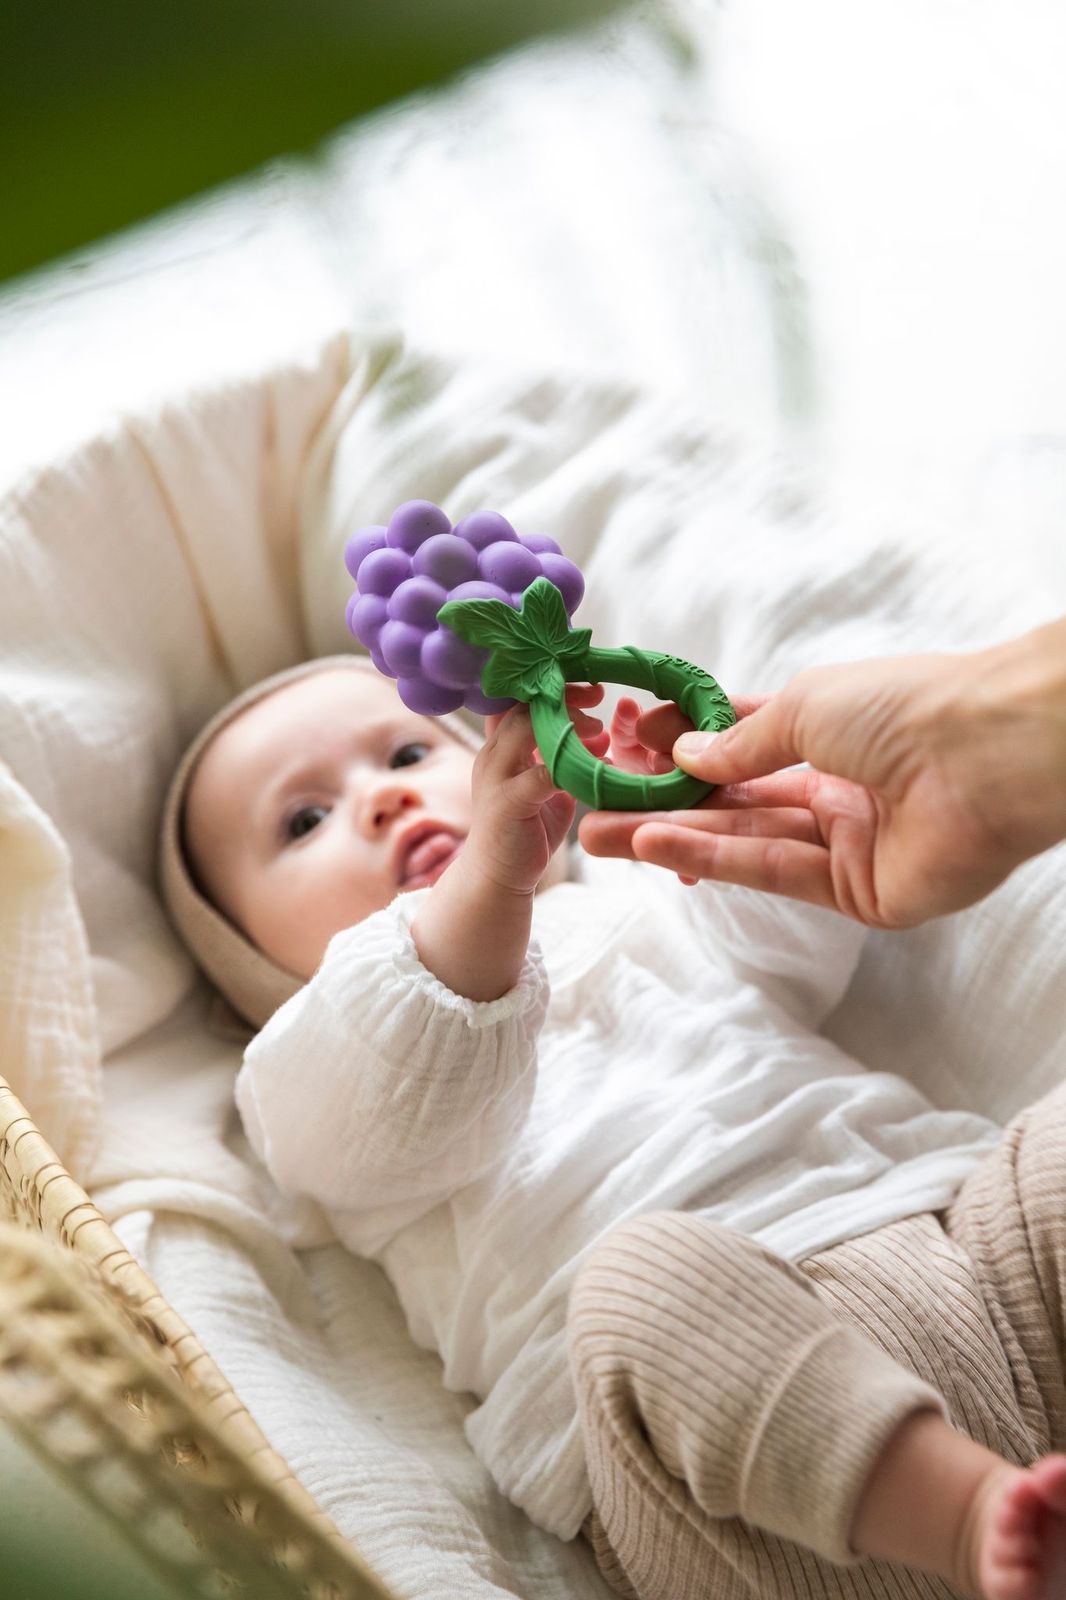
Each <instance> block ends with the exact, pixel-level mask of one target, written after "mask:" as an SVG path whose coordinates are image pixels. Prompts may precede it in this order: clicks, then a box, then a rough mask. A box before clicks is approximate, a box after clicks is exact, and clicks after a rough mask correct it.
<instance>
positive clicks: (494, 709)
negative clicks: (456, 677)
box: [463, 689, 514, 717]
mask: <svg viewBox="0 0 1066 1600" xmlns="http://www.w3.org/2000/svg"><path fill="white" fill-rule="evenodd" d="M463 705H464V706H465V707H466V709H467V710H468V711H475V712H477V715H478V716H479V717H495V716H499V715H501V714H502V713H503V712H504V711H510V709H511V707H512V706H513V705H514V701H513V700H494V699H493V698H492V696H491V695H487V694H482V692H481V690H480V689H468V690H467V691H466V698H465V699H464V700H463Z"/></svg>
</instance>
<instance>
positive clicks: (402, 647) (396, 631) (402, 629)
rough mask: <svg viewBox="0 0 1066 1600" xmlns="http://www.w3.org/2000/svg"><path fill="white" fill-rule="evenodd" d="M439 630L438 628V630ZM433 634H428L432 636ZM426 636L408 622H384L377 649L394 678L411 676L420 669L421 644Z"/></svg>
mask: <svg viewBox="0 0 1066 1600" xmlns="http://www.w3.org/2000/svg"><path fill="white" fill-rule="evenodd" d="M438 631H439V630H438ZM432 637H433V635H432V634H431V635H430V638H432ZM425 640H426V636H425V634H424V633H423V631H422V629H421V628H415V627H412V625H411V624H410V623H409V622H397V621H395V620H392V621H389V622H386V624H385V626H384V627H383V628H382V630H381V634H380V637H379V638H378V649H379V650H380V651H381V654H382V655H383V656H384V658H385V660H386V661H387V662H388V665H389V671H390V672H391V673H392V675H393V677H395V678H413V677H414V676H415V674H416V673H417V672H418V671H419V669H420V657H421V653H422V645H423V643H424V642H425Z"/></svg>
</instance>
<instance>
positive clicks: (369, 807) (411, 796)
mask: <svg viewBox="0 0 1066 1600" xmlns="http://www.w3.org/2000/svg"><path fill="white" fill-rule="evenodd" d="M417 804H418V796H417V794H415V792H414V790H413V789H412V788H410V786H409V785H407V784H389V785H387V786H386V785H382V786H381V787H380V788H378V789H375V790H374V791H373V793H372V794H370V795H368V796H367V799H366V804H365V806H364V812H363V815H364V818H365V821H366V824H367V825H368V827H369V829H370V831H371V832H372V833H377V832H378V830H379V829H380V828H383V827H384V826H385V824H386V823H387V822H389V821H391V820H392V818H393V817H395V816H396V815H397V814H398V813H399V812H401V811H407V810H409V809H410V808H411V807H412V806H416V805H417Z"/></svg>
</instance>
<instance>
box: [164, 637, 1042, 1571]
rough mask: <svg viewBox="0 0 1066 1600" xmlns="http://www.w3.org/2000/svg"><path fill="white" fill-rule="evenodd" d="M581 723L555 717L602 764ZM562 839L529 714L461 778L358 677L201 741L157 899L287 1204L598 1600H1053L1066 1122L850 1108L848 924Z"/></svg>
mask: <svg viewBox="0 0 1066 1600" xmlns="http://www.w3.org/2000/svg"><path fill="white" fill-rule="evenodd" d="M601 692H602V691H601V690H600V689H599V688H597V687H595V686H592V687H590V686H571V688H570V690H569V691H568V698H569V702H570V706H571V712H572V715H573V716H574V720H575V723H576V725H577V728H578V732H579V734H580V735H581V737H582V738H583V739H584V740H585V742H586V743H587V744H588V746H589V748H590V749H591V750H593V752H594V753H597V754H603V753H604V751H605V750H606V748H607V747H608V736H607V735H606V734H605V733H604V732H603V730H602V728H601V727H600V725H599V723H598V722H597V721H596V720H595V719H594V718H593V717H592V716H591V715H590V711H591V708H592V707H594V706H595V705H596V704H597V703H598V701H599V699H600V695H601ZM612 736H613V749H614V752H615V755H616V758H617V757H618V753H619V752H620V751H621V752H624V753H625V759H626V760H627V761H630V760H632V759H634V758H636V759H639V755H640V752H639V751H634V747H633V740H632V736H631V733H629V734H628V735H627V728H626V724H625V717H624V715H623V716H622V717H619V716H617V715H616V718H615V722H614V725H613V727H612ZM649 759H650V758H649ZM573 817H574V802H573V801H572V800H571V799H570V797H569V796H567V795H565V794H563V793H561V792H560V791H559V790H557V789H556V788H555V787H554V785H553V784H552V781H551V779H550V777H549V775H548V774H547V772H546V770H545V768H544V767H543V765H542V764H540V763H539V762H538V761H537V759H536V757H535V750H534V745H533V739H532V733H531V728H530V722H529V716H528V713H527V711H526V710H525V708H524V707H516V708H515V709H514V710H512V711H510V712H508V713H507V715H506V716H504V717H503V718H490V719H488V720H487V723H486V737H485V740H484V742H483V743H481V742H480V741H478V740H477V739H476V738H475V736H474V735H473V734H472V733H471V732H470V730H469V729H468V728H467V726H466V724H465V723H463V722H462V721H461V720H460V719H458V718H456V717H443V718H437V719H427V718H423V717H420V716H418V715H416V714H414V713H412V712H410V711H408V710H407V709H406V708H405V707H404V706H403V704H402V702H401V701H400V700H399V697H398V696H397V694H396V692H395V689H394V687H393V685H392V684H391V683H390V682H389V681H388V680H386V679H384V678H382V677H380V676H379V675H378V674H377V673H376V672H375V671H374V670H373V669H372V668H371V667H369V665H368V664H367V663H365V662H362V661H360V660H358V659H357V658H355V657H335V658H330V659H327V660H324V661H321V662H317V663H309V664H306V665H305V666H304V667H302V668H298V669H294V671H292V672H288V673H283V674H280V675H279V676H278V677H277V678H275V679H271V680H269V681H268V682H267V683H265V684H262V685H259V686H257V688H255V689H254V690H252V691H249V692H248V693H247V694H245V695H244V696H242V697H240V699H239V700H238V701H236V702H234V703H233V704H232V705H231V706H230V707H227V708H226V709H225V710H224V711H223V712H222V713H220V714H219V716H218V717H216V718H215V719H213V721H212V722H211V723H210V724H209V725H208V727H207V728H206V729H205V730H204V731H203V732H202V733H201V735H200V736H199V738H198V739H197V741H196V742H195V743H194V745H193V747H192V748H191V750H190V751H189V752H188V753H187V755H186V757H185V759H184V761H183V762H182V765H181V768H180V769H179V772H178V774H177V776H176V778H175V780H174V783H173V785H172V788H171V792H170V795H169V797H168V801H167V807H166V812H165V816H164V839H163V856H162V862H163V885H164V892H165V894H166V897H167V900H168V903H169V905H170V908H171V911H172V914H173V916H174V919H175V922H176V923H177V925H178V927H179V929H180V930H181V931H182V933H183V935H184V936H185V938H186V940H187V941H188V943H189V944H190V946H191V948H192V949H193V951H194V953H195V954H196V955H197V957H198V959H199V960H200V962H201V964H202V965H203V966H204V968H205V970H206V971H207V973H208V974H209V976H211V977H212V978H213V980H214V982H215V984H216V986H217V987H218V988H219V989H220V990H221V991H222V993H223V994H224V995H225V996H226V998H227V999H228V1000H229V1001H230V1003H231V1005H232V1006H233V1007H234V1008H235V1009H236V1010H237V1011H238V1012H239V1013H240V1014H241V1015H242V1016H243V1017H244V1018H245V1019H246V1020H247V1021H248V1022H249V1023H250V1024H252V1026H253V1027H255V1028H258V1029H259V1030H260V1031H259V1032H258V1033H257V1034H256V1036H255V1038H254V1039H253V1040H252V1042H251V1044H250V1045H249V1046H248V1049H247V1051H246V1053H245V1056H244V1061H243V1064H242V1067H241V1070H240V1073H239V1076H238V1079H237V1088H236V1096H237V1104H238V1107H239V1109H240V1112H241V1116H242V1119H243V1121H244V1125H245V1129H246V1132H247V1134H248V1137H249V1140H250V1142H251V1144H252V1146H253V1148H254V1150H255V1151H256V1153H257V1154H258V1156H259V1157H260V1158H261V1159H262V1161H263V1162H264V1164H265V1165H266V1167H267V1169H268V1171H269V1172H270V1174H271V1175H272V1177H273V1179H274V1181H275V1183H276V1184H277V1186H278V1188H279V1189H280V1190H281V1191H282V1192H283V1193H285V1194H288V1195H291V1196H294V1197H310V1198H311V1199H313V1200H315V1201H317V1202H318V1204H319V1205H320V1206H321V1207H322V1208H323V1209H324V1210H325V1212H326V1214H327V1216H328V1217H329V1219H330V1221H331V1223H332V1226H333V1228H334V1230H335V1232H336V1234H337V1236H338V1238H339V1239H340V1240H342V1241H343V1242H344V1243H346V1244H347V1245H348V1246H349V1247H350V1248H351V1249H352V1250H354V1251H355V1252H357V1253H358V1254H360V1255H363V1256H367V1257H369V1258H371V1259H373V1260H375V1261H378V1262H379V1263H380V1264H381V1266H382V1267H383V1268H384V1270H385V1272H386V1273H387V1274H388V1276H389V1278H390V1280H391V1282H392V1283H393V1285H394V1287H395V1289H396V1292H397V1294H398V1296H399V1299H400V1301H401V1303H402V1305H403V1308H404V1311H405V1313H406V1316H407V1320H408V1324H409V1326H410V1329H411V1332H412V1335H413V1337H414V1338H415V1339H416V1340H417V1341H418V1342H419V1343H420V1344H422V1345H424V1346H426V1347H429V1348H432V1349H434V1350H436V1351H438V1352H439V1354H440V1357H441V1360H442V1362H443V1367H444V1381H445V1383H446V1384H447V1385H448V1386H449V1387H450V1388H452V1389H455V1390H467V1391H470V1392H472V1393H473V1394H474V1395H475V1396H477V1398H478V1399H479V1401H480V1402H481V1403H480V1406H479V1407H478V1409H477V1410H475V1411H474V1412H473V1413H472V1414H471V1415H470V1416H469V1418H468V1419H467V1433H468V1437H469V1439H470V1442H471V1444H472V1446H473V1448H474V1449H475V1451H476V1452H477V1454H478V1456H479V1457H480V1459H481V1460H482V1461H483V1462H484V1464H485V1466H486V1467H487V1468H488V1470H489V1471H490V1472H491V1473H492V1475H493V1477H494V1478H495V1481H496V1482H497V1484H498V1485H499V1487H500V1488H501V1490H502V1491H503V1492H504V1493H505V1494H506V1495H507V1496H509V1498H510V1499H512V1500H513V1501H514V1502H515V1503H516V1504H518V1505H520V1506H522V1507H523V1508H524V1509H525V1510H526V1511H527V1512H528V1514H529V1515H530V1516H531V1517H532V1518H533V1520H534V1521H536V1522H537V1523H538V1524H540V1525H541V1526H542V1527H544V1528H546V1529H549V1530H550V1531H552V1532H554V1533H556V1534H558V1535H559V1536H560V1537H562V1538H564V1539H568V1538H573V1537H574V1536H575V1535H576V1534H577V1533H578V1532H584V1533H585V1534H586V1536H587V1537H588V1538H589V1539H590V1541H591V1543H592V1547H593V1550H594V1552H595V1555H596V1559H597V1561H598V1563H599V1566H600V1569H601V1571H602V1572H603V1574H604V1576H605V1577H606V1578H607V1580H608V1582H609V1583H610V1584H611V1585H612V1586H613V1587H614V1588H615V1589H616V1590H617V1591H618V1592H619V1593H621V1594H624V1595H629V1596H634V1595H636V1596H638V1597H639V1600H696V1597H698V1596H706V1595H711V1594H713V1595H714V1596H715V1597H716V1600H731V1597H733V1596H736V1597H737V1600H739V1597H740V1596H750V1595H752V1594H755V1595H760V1596H763V1595H766V1596H770V1595H774V1596H782V1597H784V1596H793V1595H796V1594H798V1593H810V1594H812V1595H821V1594H827V1595H834V1596H849V1597H850V1596H855V1597H858V1596H860V1595H862V1596H869V1595H871V1594H872V1593H877V1594H882V1595H887V1596H896V1595H899V1596H904V1595H906V1596H919V1595H922V1596H948V1595H952V1594H958V1593H960V1592H961V1593H973V1594H978V1593H980V1594H983V1595H987V1596H990V1597H994V1600H1029V1597H1030V1596H1032V1597H1040V1596H1051V1595H1060V1594H1066V1587H1064V1585H1066V1459H1063V1458H1060V1457H1057V1456H1052V1455H1049V1454H1048V1452H1049V1450H1051V1449H1052V1448H1054V1447H1055V1446H1056V1445H1058V1444H1059V1443H1060V1441H1061V1439H1062V1437H1063V1435H1064V1434H1066V1390H1064V1386H1063V1378H1062V1363H1061V1350H1062V1304H1063V1300H1062V1298H1061V1294H1062V1292H1063V1290H1064V1289H1066V1225H1060V1224H1059V1221H1058V1216H1059V1213H1060V1212H1061V1210H1062V1207H1061V1202H1060V1197H1061V1192H1062V1189H1061V1156H1060V1155H1059V1152H1061V1151H1063V1150H1064V1149H1066V1144H1064V1141H1063V1134H1064V1132H1066V1124H1064V1121H1063V1105H1064V1104H1066V1101H1064V1100H1063V1098H1062V1097H1061V1096H1058V1097H1052V1099H1051V1100H1049V1101H1048V1102H1045V1104H1044V1107H1043V1108H1042V1110H1041V1113H1040V1115H1039V1116H1037V1117H1035V1118H1030V1119H1024V1118H1023V1119H1019V1121H1018V1122H1017V1123H1016V1124H1012V1127H1011V1129H1009V1130H1008V1132H1007V1135H1006V1137H1005V1138H1004V1136H1003V1135H1002V1132H1001V1130H1000V1129H998V1128H996V1127H994V1126H993V1125H992V1124H991V1123H988V1122H986V1121H985V1120H984V1119H981V1118H978V1117H975V1116H972V1115H969V1114H967V1113H963V1112H950V1111H941V1110H937V1109H935V1108H934V1107H933V1106H932V1105H931V1104H930V1103H929V1102H928V1101H926V1100H925V1099H924V1098H923V1097H922V1096H921V1095H920V1094H918V1093H917V1091H916V1090H915V1089H913V1088H912V1087H911V1086H909V1085H908V1084H906V1083H905V1082H904V1081H903V1080H902V1079H900V1078H896V1077H894V1076H891V1075H889V1074H884V1073H873V1072H870V1071H869V1070H867V1069H865V1068H864V1067H862V1065H861V1064H860V1063H858V1062H857V1061H854V1060H852V1059H850V1058H849V1057H847V1056H845V1055H844V1054H843V1053H842V1052H840V1051H839V1050H837V1049H836V1048H835V1047H834V1046H833V1045H832V1044H831V1043H830V1042H829V1041H828V1040H826V1039H825V1038H823V1037H821V1035H820V1034H819V1033H818V1031H817V1030H818V1028H819V1026H820V1025H821V1023H822V1021H823V1020H824V1018H825V1017H826V1016H827V1015H828V1013H829V1011H830V1010H831V1009H832V1008H833V1007H834V1006H835V1005H836V1003H837V1002H838V1001H839V999H840V998H841V996H842V994H843V992H844V989H845V988H846V986H847V983H848V981H849V979H850V976H851V973H852V971H853V970H854V966H855V963H856V961H857V959H858V955H859V952H860V948H861V940H862V938H863V932H862V930H861V929H860V928H859V927H858V926H857V925H856V924H852V923H850V922H847V921H845V919H843V918H839V917H835V916H833V915H832V914H830V913H827V912H822V911H818V910H814V909H812V908H810V907H804V906H800V905H797V904H795V903H794V902H779V901H774V900H770V899H767V898H765V897H761V896H758V895H755V894H750V893H748V892H747V891H743V890H731V889H726V888H723V887H721V886H716V887H713V888H712V887H711V886H709V885H699V886H698V887H697V888H695V889H693V890H688V889H683V888H681V887H679V886H678V884H677V883H676V882H675V880H673V879H672V878H671V877H669V876H668V875H666V874H663V873H661V872H659V871H658V870H657V869H655V868H651V867H646V866H643V865H641V864H638V863H633V862H617V861H610V862H607V861H602V862H596V861H592V860H591V859H590V858H588V857H584V856H581V855H580V854H579V853H578V852H577V851H575V852H574V857H575V859H574V860H572V861H568V850H569V848H570V847H569V846H568V843H567V838H568V833H569V830H570V826H571V823H572V821H573ZM1055 1160H1058V1163H1059V1164H1058V1167H1057V1169H1054V1170H1053V1163H1054V1161H1055ZM1023 1167H1024V1168H1025V1170H1026V1172H1028V1173H1029V1174H1030V1175H1031V1174H1033V1173H1039V1174H1042V1175H1043V1177H1044V1179H1045V1180H1046V1181H1042V1182H1037V1183H1034V1182H1032V1181H1030V1179H1027V1178H1024V1175H1023V1172H1022V1169H1023ZM1049 1173H1050V1174H1051V1177H1050V1179H1048V1174H1049ZM989 1218H992V1219H993V1220H992V1221H989ZM1012 1229H1013V1231H1012ZM771 1252H773V1253H771ZM949 1419H950V1420H949ZM953 1424H954V1425H953ZM1038 1457H1043V1458H1044V1459H1042V1460H1039V1461H1038V1460H1037V1458H1038ZM1034 1462H1036V1465H1035V1466H1034V1465H1033V1463H1034ZM1025 1468H1028V1469H1029V1470H1023V1469H1025ZM910 1569H918V1570H919V1571H921V1572H924V1573H928V1574H930V1576H928V1577H921V1576H918V1575H917V1572H916V1571H915V1570H910Z"/></svg>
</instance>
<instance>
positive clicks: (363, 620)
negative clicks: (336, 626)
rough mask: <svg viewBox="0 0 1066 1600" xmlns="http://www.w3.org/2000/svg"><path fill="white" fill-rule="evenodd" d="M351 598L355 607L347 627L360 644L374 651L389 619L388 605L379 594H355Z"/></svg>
mask: <svg viewBox="0 0 1066 1600" xmlns="http://www.w3.org/2000/svg"><path fill="white" fill-rule="evenodd" d="M352 598H353V599H354V600H355V605H354V606H352V615H351V621H350V622H349V624H348V626H349V627H350V628H351V630H352V632H353V633H354V634H355V637H356V638H357V639H358V640H359V643H360V644H365V645H366V647H367V649H368V650H376V649H377V643H378V637H379V635H380V633H381V630H382V628H383V627H384V626H385V624H386V622H387V621H388V619H389V611H388V605H387V603H386V601H385V600H384V598H383V597H382V596H381V595H380V594H358V593H356V594H355V595H354V596H353V597H352Z"/></svg>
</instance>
